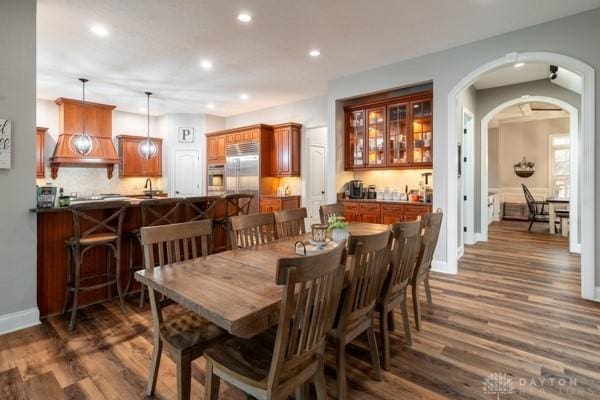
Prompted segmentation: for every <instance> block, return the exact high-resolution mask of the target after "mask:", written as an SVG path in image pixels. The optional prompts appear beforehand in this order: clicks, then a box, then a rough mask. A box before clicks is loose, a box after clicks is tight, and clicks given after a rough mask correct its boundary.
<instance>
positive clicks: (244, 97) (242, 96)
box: [240, 93, 250, 100]
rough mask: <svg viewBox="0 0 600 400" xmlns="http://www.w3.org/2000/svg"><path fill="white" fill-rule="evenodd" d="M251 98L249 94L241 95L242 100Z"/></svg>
mask: <svg viewBox="0 0 600 400" xmlns="http://www.w3.org/2000/svg"><path fill="white" fill-rule="evenodd" d="M249 98H250V96H248V94H247V93H242V94H240V99H242V100H248V99H249Z"/></svg>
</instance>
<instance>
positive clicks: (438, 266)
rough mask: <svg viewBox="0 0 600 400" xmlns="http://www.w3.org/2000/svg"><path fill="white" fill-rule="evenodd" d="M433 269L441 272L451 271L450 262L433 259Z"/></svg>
mask: <svg viewBox="0 0 600 400" xmlns="http://www.w3.org/2000/svg"><path fill="white" fill-rule="evenodd" d="M431 270H432V271H434V272H441V273H444V274H449V273H450V272H448V264H447V263H446V261H437V260H433V261H432V262H431Z"/></svg>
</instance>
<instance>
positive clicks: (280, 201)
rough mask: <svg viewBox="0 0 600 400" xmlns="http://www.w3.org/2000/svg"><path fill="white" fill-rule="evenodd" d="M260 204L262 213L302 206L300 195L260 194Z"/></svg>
mask: <svg viewBox="0 0 600 400" xmlns="http://www.w3.org/2000/svg"><path fill="white" fill-rule="evenodd" d="M259 206H260V213H261V214H264V213H271V212H276V211H283V210H291V209H294V208H300V196H285V197H277V196H260V203H259Z"/></svg>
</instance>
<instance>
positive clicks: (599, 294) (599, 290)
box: [593, 286, 600, 302]
mask: <svg viewBox="0 0 600 400" xmlns="http://www.w3.org/2000/svg"><path fill="white" fill-rule="evenodd" d="M593 300H594V301H598V302H600V286H596V295H595V296H594V299H593Z"/></svg>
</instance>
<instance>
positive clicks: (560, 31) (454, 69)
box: [327, 9, 600, 285]
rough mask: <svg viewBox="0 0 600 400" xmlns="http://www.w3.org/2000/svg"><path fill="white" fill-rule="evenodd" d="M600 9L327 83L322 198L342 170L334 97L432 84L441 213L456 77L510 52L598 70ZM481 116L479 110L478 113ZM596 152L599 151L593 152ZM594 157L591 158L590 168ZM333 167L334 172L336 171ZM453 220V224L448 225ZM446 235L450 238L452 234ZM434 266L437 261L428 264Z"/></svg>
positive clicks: (599, 218) (599, 87)
mask: <svg viewBox="0 0 600 400" xmlns="http://www.w3.org/2000/svg"><path fill="white" fill-rule="evenodd" d="M598 21H600V9H595V10H592V11H588V12H585V13H581V14H578V15H574V16H570V17H566V18H562V19H559V20H555V21H552V22H548V23H544V24H540V25H536V26H533V27H529V28H526V29H521V30H518V31H514V32H510V33H507V34H503V35H499V36H495V37H492V38H489V39H485V40H480V41H477V42H473V43H470V44H467V45H463V46H459V47H455V48H452V49H448V50H444V51H441V52H438V53H433V54H429V55H426V56H422V57H417V58H413V59H410V60H405V61H401V62H398V63H395V64H391V65H387V66H383V67H379V68H375V69H372V70H368V71H364V72H360V73H357V74H353V75H349V76H345V77H341V78H339V79H335V80H332V81H330V82H329V86H328V107H327V108H328V124H329V135H330V136H329V139H330V140H329V141H330V143H336V146H329V157H328V170H330V171H335V172H331V173H330V174H329V175H328V182H329V184H328V198H329V200H333V199H334V198H335V188H336V187H338V186H341V183H343V179H344V175H345V174H344V172H343V166H342V164H341V163H339V162H337V163H336V160H340V159H342V158H343V151H342V149H343V146H342V143H343V124H340V123H339V122H340V109H339V107H336V106H337V104H338V102H339V100H340V99H345V98H350V97H356V96H360V95H363V94H367V93H375V92H380V91H385V90H389V89H390V88H398V87H403V86H404V87H406V86H411V85H414V84H415V83H421V82H428V81H433V92H434V104H433V107H434V113H435V118H434V132H437V133H434V135H435V140H434V160H433V163H434V181H435V182H436V192H435V195H434V207H440V208H442V209H443V210H445V211H446V210H447V200H446V199H447V193H448V189H449V188H448V183H447V182H449V179H448V177H449V174H450V173H455V171H448V170H447V168H446V165H447V159H446V157H447V149H448V145H449V138H448V133H447V129H448V126H447V120H448V115H447V114H448V94H449V93H450V91H451V90H452V89H453V88H454V86H455V85H456V84H458V83H459V82H460V80H461V79H462V78H464V77H465V76H467V75H468V74H470V73H471V72H472V71H474V70H476V69H477V68H479V67H481V66H482V65H485V64H486V63H489V62H491V61H493V60H496V59H498V58H501V57H504V56H505V55H506V54H508V53H511V52H515V51H517V52H544V51H547V52H548V51H549V52H553V53H559V54H564V55H567V56H570V57H573V58H576V59H579V60H581V61H583V62H585V63H587V64H589V65H590V66H592V67H593V68H595V69H598V68H600V51H598V38H599V37H600V23H598ZM595 93H596V95H595V97H596V99H600V80H598V79H597V80H596V90H595ZM595 108H596V113H595V119H596V126H600V101H596V103H595ZM480 112H481V111H480ZM596 148H597V149H599V150H600V135H596ZM597 153H600V151H597ZM599 165H600V157H596V170H597V169H598V166H599ZM336 166H337V169H336ZM595 179H596V182H595V192H596V193H595V196H596V202H597V204H596V208H597V209H599V208H600V174H596V177H595ZM595 218H596V220H595V227H596V228H595V229H596V232H598V230H599V228H600V213H596V216H595ZM455 222H456V221H453V222H452V224H454V223H455ZM448 223H449V222H448V219H445V221H444V225H443V226H442V232H441V234H440V240H439V244H438V247H437V251H436V254H435V257H434V260H435V261H436V262H441V263H445V262H446V261H447V255H448V249H447V248H446V247H447V239H448ZM450 234H454V231H452V232H451V233H450ZM596 243H597V245H596V263H595V265H596V266H597V267H596V268H597V272H596V281H597V283H596V284H597V285H598V284H600V241H596ZM435 265H438V264H437V263H435V264H434V266H435Z"/></svg>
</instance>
